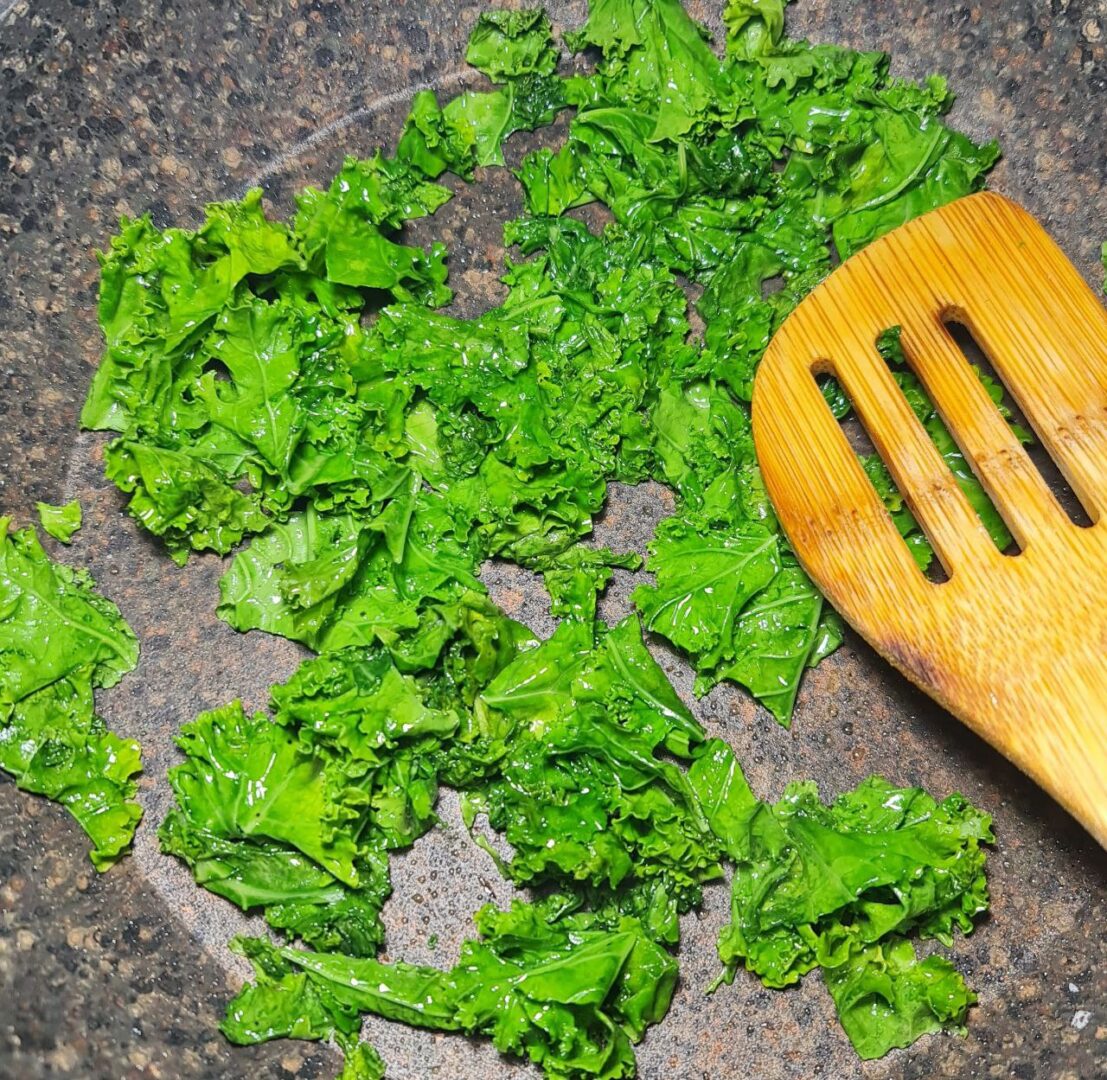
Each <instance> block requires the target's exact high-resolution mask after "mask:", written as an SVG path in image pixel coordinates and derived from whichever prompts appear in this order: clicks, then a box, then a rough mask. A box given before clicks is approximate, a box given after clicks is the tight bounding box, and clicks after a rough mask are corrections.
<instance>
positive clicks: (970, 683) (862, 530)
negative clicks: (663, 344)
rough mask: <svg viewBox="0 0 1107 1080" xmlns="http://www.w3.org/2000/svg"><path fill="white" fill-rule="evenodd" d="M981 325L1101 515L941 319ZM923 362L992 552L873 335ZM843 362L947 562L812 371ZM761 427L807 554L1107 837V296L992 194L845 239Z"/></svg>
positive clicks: (880, 644)
mask: <svg viewBox="0 0 1107 1080" xmlns="http://www.w3.org/2000/svg"><path fill="white" fill-rule="evenodd" d="M950 321H954V322H957V323H961V324H963V325H964V326H966V327H967V328H968V330H969V331H970V332H971V333H972V335H973V336H974V337H975V338H976V340H977V342H978V343H979V344H980V346H981V347H982V348H983V350H984V352H985V353H986V355H987V356H988V358H989V360H990V361H991V363H992V365H993V367H994V368H995V371H996V373H997V374H998V375H999V377H1000V379H1001V380H1002V382H1003V383H1004V384H1005V385H1006V387H1007V389H1008V391H1009V392H1010V393H1011V395H1012V397H1013V398H1014V399H1015V401H1016V403H1017V404H1018V406H1019V407H1020V408H1021V410H1022V412H1023V413H1024V415H1025V416H1026V418H1027V419H1028V420H1029V422H1030V424H1031V425H1032V427H1033V428H1034V431H1035V433H1036V435H1037V437H1038V438H1039V439H1040V440H1041V442H1042V444H1043V445H1044V446H1045V449H1046V450H1047V451H1048V452H1049V454H1050V456H1051V457H1052V458H1053V460H1054V461H1055V462H1056V463H1057V465H1058V466H1059V467H1060V469H1061V471H1062V472H1063V473H1064V475H1065V477H1066V478H1067V480H1068V482H1069V484H1070V485H1071V487H1072V489H1073V491H1074V492H1075V494H1076V496H1077V497H1078V498H1079V500H1080V501H1081V503H1082V504H1083V505H1084V508H1085V509H1086V510H1087V513H1088V515H1089V517H1090V518H1091V520H1092V522H1093V524H1092V525H1091V527H1089V528H1081V527H1079V526H1077V525H1075V524H1073V523H1072V522H1071V521H1070V519H1069V518H1068V516H1067V515H1066V514H1065V512H1064V511H1063V510H1062V509H1061V507H1060V505H1059V504H1058V502H1057V500H1056V499H1055V497H1054V496H1053V494H1052V492H1051V491H1050V489H1049V487H1048V485H1047V484H1046V482H1045V481H1044V480H1043V478H1042V476H1041V474H1040V473H1039V472H1038V471H1037V469H1036V468H1035V467H1034V465H1033V463H1032V462H1031V460H1030V458H1029V457H1028V456H1027V454H1026V452H1025V450H1024V449H1023V447H1022V446H1021V445H1020V444H1019V442H1018V440H1017V439H1016V437H1015V436H1014V435H1013V434H1012V432H1011V430H1010V428H1009V427H1008V425H1007V423H1006V422H1005V421H1004V419H1003V418H1002V417H1001V416H1000V414H999V411H998V410H997V409H996V407H995V406H994V405H993V404H992V401H991V399H990V398H989V397H988V394H987V392H986V391H985V390H984V388H983V386H982V385H981V383H980V381H979V380H978V378H977V376H976V375H975V374H974V372H973V370H972V368H971V366H970V365H969V363H968V361H967V360H966V358H965V356H964V354H963V353H962V351H961V349H960V348H959V347H958V345H957V344H956V342H955V341H954V339H953V337H952V336H951V335H950V332H949V330H948V329H947V323H948V322H950ZM893 326H900V327H902V337H901V342H902V345H903V349H904V353H905V354H906V357H907V360H908V364H909V365H910V367H911V369H912V370H913V371H914V372H915V374H916V375H917V376H918V377H919V379H920V380H921V381H922V383H923V385H924V387H925V388H926V390H927V392H928V394H929V395H930V397H931V399H932V400H933V402H934V404H935V405H936V407H937V409H938V411H939V413H940V415H941V417H942V419H943V420H944V421H945V423H946V425H947V427H948V428H949V429H950V431H951V432H952V434H953V436H954V437H955V439H956V440H957V443H958V445H959V446H960V447H961V450H962V452H963V453H964V455H965V458H966V459H967V461H968V462H969V464H970V465H971V467H972V469H973V471H974V472H975V473H976V475H977V477H979V479H980V481H981V483H982V484H983V485H984V488H985V490H986V491H987V492H988V495H989V496H990V497H991V499H992V501H993V502H994V503H995V506H996V508H997V509H998V510H999V512H1000V513H1001V514H1002V516H1003V517H1004V519H1005V520H1006V522H1007V524H1008V526H1009V528H1010V530H1011V532H1012V533H1013V534H1014V536H1015V539H1016V540H1017V541H1018V545H1019V547H1020V549H1021V551H1020V552H1019V553H1018V554H1017V555H1005V554H1002V553H1001V552H1000V551H999V550H997V548H996V546H995V545H994V544H993V542H992V541H991V539H990V538H989V536H988V534H987V532H985V530H984V527H983V526H982V525H981V523H980V520H979V518H978V517H977V515H976V513H975V512H974V511H973V509H972V507H971V506H970V505H969V502H968V500H967V499H966V498H965V496H964V494H963V493H962V492H961V490H960V488H959V487H958V486H957V483H956V481H955V480H954V477H953V475H952V473H951V472H950V470H949V468H948V467H947V466H946V464H945V462H944V461H943V459H942V457H941V455H940V454H939V452H938V450H937V449H936V447H935V446H934V444H933V443H932V442H931V441H930V439H929V438H928V437H927V434H926V432H925V430H924V429H923V427H922V425H921V424H920V423H919V422H918V420H917V419H916V417H915V415H914V413H913V412H912V411H911V408H910V406H909V405H908V403H907V400H906V399H905V397H904V396H903V394H902V393H901V391H900V390H899V388H898V386H897V385H896V383H895V381H894V380H893V378H892V374H891V372H890V371H889V369H888V367H887V365H886V364H885V362H884V361H883V360H882V359H881V357H880V356H879V354H878V353H877V349H876V340H877V337H878V335H879V334H880V333H881V332H882V331H884V330H886V329H888V328H889V327H893ZM824 372H826V373H831V374H833V375H836V376H837V377H838V379H840V380H841V382H842V384H843V385H844V387H845V390H846V392H847V394H848V395H849V397H850V398H851V400H852V401H853V403H854V407H855V408H856V410H857V412H858V414H859V416H860V418H861V421H862V423H863V424H864V426H865V427H866V429H867V430H868V432H869V435H870V437H871V438H872V441H873V444H874V446H875V447H876V450H877V451H878V453H879V454H880V456H881V457H882V458H883V459H884V461H885V463H886V464H887V465H888V468H889V469H890V471H891V473H892V476H893V478H894V479H895V481H896V484H897V485H898V487H899V489H900V491H901V492H902V493H903V495H904V496H905V497H906V500H907V503H908V505H909V507H910V508H911V511H912V512H913V513H914V515H915V517H916V518H917V520H918V521H919V523H920V525H921V526H922V528H923V530H924V531H925V532H926V534H927V536H928V537H929V538H930V541H931V543H932V545H933V547H934V550H935V551H936V553H937V555H938V557H939V559H940V560H941V563H942V566H943V567H944V568H945V571H946V573H947V574H948V578H949V579H948V580H947V581H945V582H942V583H934V582H931V581H929V580H928V579H927V578H926V577H925V576H924V575H923V574H922V572H920V570H919V569H918V567H917V566H916V564H915V562H914V560H913V558H912V556H911V554H910V552H909V550H908V548H907V546H906V545H905V543H904V541H903V540H902V539H901V538H900V536H899V534H898V533H897V531H896V528H895V526H894V525H893V523H892V521H891V518H890V517H889V516H888V514H887V512H886V511H885V509H884V507H883V505H882V504H881V501H880V499H879V498H878V497H877V495H876V492H875V490H874V488H873V487H872V485H871V483H870V482H869V480H868V478H867V477H866V475H865V473H864V472H863V470H862V468H861V466H860V464H859V462H858V459H857V457H856V455H855V453H854V452H853V450H852V449H851V448H850V445H849V443H848V441H847V439H846V436H845V434H844V433H843V432H842V430H841V428H840V426H839V425H838V422H837V421H836V420H835V419H834V417H833V416H832V415H831V412H830V409H829V407H828V406H827V404H826V402H825V401H824V399H823V396H822V394H821V392H820V390H819V387H818V386H817V384H816V381H815V376H816V375H818V374H821V373H824ZM753 434H754V440H755V443H756V447H757V455H758V458H759V459H760V463H761V468H762V471H763V473H764V476H765V484H766V486H767V488H768V492H769V496H770V498H771V499H772V501H773V504H774V506H775V507H776V510H777V513H778V515H779V517H780V523H781V525H782V526H783V528H784V531H785V533H786V534H787V535H788V538H789V540H790V541H791V543H792V546H793V547H794V548H795V552H796V554H797V556H798V557H799V559H800V561H801V562H802V564H803V566H804V567H805V568H806V570H807V572H808V573H809V574H810V575H811V577H812V578H813V579H814V580H815V582H816V583H817V584H818V585H819V587H820V588H821V589H822V590H823V591H824V592H825V593H826V595H827V596H828V597H829V599H830V601H831V603H832V604H833V605H834V606H835V607H836V608H837V609H838V610H839V611H840V612H841V613H842V614H843V615H844V616H845V617H846V619H847V620H848V621H849V622H850V623H851V624H852V625H853V626H854V628H855V629H857V630H858V632H859V633H861V634H862V635H863V636H864V637H865V638H866V639H867V640H868V641H869V643H870V644H871V645H872V646H873V647H874V648H875V649H876V650H877V651H878V652H880V653H881V655H882V656H884V657H885V658H886V659H888V660H889V661H890V662H891V663H892V664H894V665H895V666H896V667H897V668H899V670H900V671H902V672H903V673H904V674H905V675H906V676H907V677H908V678H909V679H911V680H912V682H914V683H916V684H917V685H918V686H920V687H921V688H922V689H923V690H925V691H926V692H927V693H928V694H930V696H931V697H933V698H934V699H935V700H937V701H938V702H940V703H941V704H942V705H943V706H945V707H946V708H947V709H948V710H949V711H950V712H951V713H953V714H954V715H955V716H957V717H958V718H959V719H961V720H962V721H964V722H965V723H966V724H967V725H968V726H969V727H970V728H972V729H973V730H974V731H976V732H977V733H978V734H979V735H981V736H982V737H983V738H984V739H987V741H988V742H990V743H991V744H992V746H994V747H995V748H996V749H997V750H999V751H1000V752H1001V753H1003V754H1005V755H1006V756H1007V757H1008V758H1010V759H1011V760H1012V761H1013V762H1015V764H1016V765H1018V766H1019V767H1020V768H1021V769H1023V770H1024V771H1025V772H1027V773H1028V774H1029V775H1030V776H1031V777H1033V778H1034V779H1035V780H1036V781H1037V782H1038V783H1039V784H1040V785H1041V786H1042V787H1043V788H1045V790H1046V791H1048V792H1050V793H1051V794H1052V795H1053V796H1054V797H1055V798H1056V799H1057V801H1058V802H1060V803H1061V804H1062V805H1063V806H1065V807H1066V808H1067V809H1068V810H1069V811H1070V812H1071V813H1072V814H1073V815H1074V816H1075V817H1076V818H1077V819H1078V820H1079V821H1081V822H1082V823H1083V824H1084V826H1085V827H1086V828H1087V829H1088V830H1089V832H1091V834H1092V835H1093V836H1094V837H1095V838H1096V839H1097V840H1098V841H1099V842H1100V844H1103V845H1104V846H1107V532H1105V531H1104V525H1103V523H1102V522H1101V520H1100V519H1101V516H1102V514H1103V511H1104V508H1105V507H1107V312H1105V311H1104V309H1103V307H1102V306H1101V305H1100V303H1099V301H1098V300H1097V299H1096V297H1095V295H1094V294H1093V292H1092V291H1091V289H1089V287H1088V286H1087V284H1085V282H1084V280H1083V279H1082V278H1081V276H1080V275H1079V274H1078V273H1077V271H1076V269H1075V268H1074V267H1073V266H1072V264H1071V263H1070V262H1069V261H1068V259H1067V258H1066V257H1065V255H1064V254H1063V253H1062V252H1061V250H1060V249H1059V248H1058V247H1057V245H1056V244H1054V242H1053V241H1052V240H1051V239H1050V238H1049V236H1048V235H1047V234H1046V232H1045V231H1044V230H1043V229H1042V227H1041V226H1040V225H1039V224H1038V223H1037V222H1036V221H1035V220H1034V219H1033V218H1032V217H1031V216H1030V215H1029V214H1028V213H1026V211H1024V210H1022V209H1021V208H1020V207H1018V206H1016V205H1014V204H1013V203H1011V202H1009V201H1008V200H1006V199H1004V198H1002V197H1000V196H998V195H994V194H991V193H987V192H986V193H982V194H979V195H972V196H969V197H967V198H964V199H960V200H958V201H957V202H954V203H951V204H950V205H949V206H946V207H943V208H942V209H940V210H935V211H933V212H931V213H929V214H927V215H925V216H924V217H921V218H918V219H916V220H915V221H913V222H911V223H910V224H907V225H904V226H902V227H901V228H899V229H896V230H895V231H894V232H892V233H890V234H889V235H888V236H885V237H884V238H883V239H881V240H878V241H876V242H875V243H873V244H871V245H870V246H869V247H867V248H865V249H864V250H863V251H861V252H860V253H859V254H857V255H855V256H853V257H852V258H850V259H848V260H847V261H846V262H845V263H843V264H842V265H841V266H840V267H839V268H838V269H837V270H835V271H834V273H833V274H831V276H830V277H829V278H828V279H827V280H826V281H825V282H823V284H822V285H820V286H819V287H818V288H817V289H815V290H814V292H812V293H811V295H810V296H808V297H807V299H805V300H804V302H803V303H802V304H801V305H800V306H799V307H798V308H797V309H796V311H795V312H794V313H793V314H792V315H791V316H790V317H789V318H788V320H787V321H786V322H785V323H784V325H783V326H782V327H781V329H780V331H779V332H778V333H777V335H776V337H775V338H774V339H773V341H772V343H771V345H770V346H769V349H768V352H767V353H766V354H765V358H764V360H763V361H762V363H761V366H760V368H759V370H758V372H757V378H756V382H755V386H754V397H753Z"/></svg>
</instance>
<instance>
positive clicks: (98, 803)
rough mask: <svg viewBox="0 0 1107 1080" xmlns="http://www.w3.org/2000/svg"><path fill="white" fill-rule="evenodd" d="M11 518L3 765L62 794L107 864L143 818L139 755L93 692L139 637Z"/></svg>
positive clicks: (4, 521) (132, 659) (122, 664)
mask: <svg viewBox="0 0 1107 1080" xmlns="http://www.w3.org/2000/svg"><path fill="white" fill-rule="evenodd" d="M9 526H10V522H9V519H8V518H4V517H0V769H3V770H4V771H5V772H8V773H10V774H11V775H12V776H13V777H14V778H15V782H16V784H18V786H19V787H21V788H23V790H25V791H31V792H34V793H35V794H38V795H45V796H46V797H47V798H50V799H53V800H55V801H56V802H60V803H61V804H62V805H63V806H64V807H65V808H66V809H67V810H68V811H69V812H70V813H71V814H72V815H73V816H74V817H75V818H76V819H77V821H78V822H79V823H80V825H81V828H83V829H84V830H85V832H86V833H87V834H88V836H89V838H90V839H91V840H92V843H93V847H92V850H91V852H90V857H91V859H92V862H93V865H94V866H95V867H96V869H97V870H106V869H107V868H108V867H109V866H111V864H112V863H114V862H115V861H116V860H118V859H119V858H120V857H121V856H122V855H123V854H124V853H125V852H126V850H127V849H128V848H129V847H130V844H131V840H132V838H133V837H134V832H135V828H136V827H137V825H138V821H139V819H140V818H141V817H142V810H141V808H140V807H139V805H138V803H136V802H135V801H134V796H135V791H136V785H135V781H134V776H135V774H136V773H139V772H141V771H142V761H141V758H140V754H139V747H138V743H136V742H135V741H134V740H133V739H122V738H120V737H119V736H117V735H115V734H113V733H112V732H111V731H109V730H108V728H107V725H106V724H105V723H104V721H103V719H102V718H101V717H100V716H98V715H97V714H96V712H95V706H94V703H93V691H94V690H95V689H96V688H98V687H108V686H114V685H115V684H116V683H117V682H119V680H120V679H121V678H122V677H123V676H124V675H125V674H126V673H127V672H128V671H130V670H131V669H132V668H133V667H134V666H135V664H136V663H138V640H137V639H136V637H135V635H134V632H133V631H132V630H131V628H130V627H129V626H128V625H127V624H126V622H124V621H123V617H122V616H121V615H120V614H119V609H118V608H117V607H116V606H115V605H114V604H113V603H112V602H111V601H110V600H107V599H105V598H104V597H103V596H101V595H100V594H99V593H97V592H96V591H95V589H94V582H93V580H92V578H91V577H90V576H89V574H88V573H86V572H85V571H82V570H78V569H75V568H73V567H69V566H65V565H63V564H62V563H55V562H52V561H51V560H50V558H49V556H48V555H47V554H46V552H45V551H43V549H42V545H41V544H40V543H39V540H38V536H37V535H36V534H35V531H34V529H21V530H19V531H17V532H10V531H9Z"/></svg>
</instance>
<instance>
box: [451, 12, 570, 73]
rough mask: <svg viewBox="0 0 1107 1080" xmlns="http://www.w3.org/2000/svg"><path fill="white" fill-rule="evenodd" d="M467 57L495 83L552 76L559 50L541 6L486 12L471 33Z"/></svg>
mask: <svg viewBox="0 0 1107 1080" xmlns="http://www.w3.org/2000/svg"><path fill="white" fill-rule="evenodd" d="M465 60H466V62H467V63H469V64H471V65H472V66H473V67H475V68H477V69H478V70H479V71H483V72H484V73H485V75H487V76H488V77H489V78H490V79H491V80H492V81H493V82H501V81H503V80H504V79H511V78H518V77H519V76H521V75H552V74H553V72H554V71H555V70H556V68H557V49H556V48H554V44H553V28H552V27H551V26H550V20H549V18H548V17H547V16H546V13H545V12H544V11H543V10H542V9H541V8H525V9H523V10H522V11H497V10H493V11H485V12H482V14H481V15H480V17H479V18H478V19H477V25H476V26H475V27H474V28H473V32H472V34H470V35H469V48H468V49H467V50H466V52H465Z"/></svg>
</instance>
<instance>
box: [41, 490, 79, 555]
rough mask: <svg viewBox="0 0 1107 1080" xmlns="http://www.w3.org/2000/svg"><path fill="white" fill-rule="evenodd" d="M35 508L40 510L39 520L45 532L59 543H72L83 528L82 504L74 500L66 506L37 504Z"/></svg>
mask: <svg viewBox="0 0 1107 1080" xmlns="http://www.w3.org/2000/svg"><path fill="white" fill-rule="evenodd" d="M35 506H36V508H37V509H38V519H39V521H40V522H41V523H42V528H43V531H44V532H47V533H49V534H50V535H51V536H52V537H53V538H54V539H55V540H57V541H58V542H59V543H62V544H68V543H71V542H72V540H73V537H74V535H76V533H77V530H78V529H80V527H81V504H80V503H79V502H78V501H77V500H76V499H74V500H73V501H72V502H68V503H66V504H65V505H64V506H53V505H52V504H50V503H44V502H40V503H36V504H35Z"/></svg>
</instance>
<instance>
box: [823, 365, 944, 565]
mask: <svg viewBox="0 0 1107 1080" xmlns="http://www.w3.org/2000/svg"><path fill="white" fill-rule="evenodd" d="M819 367H820V368H821V369H827V368H832V367H833V365H831V364H821V365H819ZM820 384H821V386H822V389H823V396H824V398H826V399H827V403H828V404H829V405H830V406H831V411H832V412H833V413H834V414H835V415H836V417H837V420H838V425H839V427H840V428H841V430H842V434H843V435H844V436H845V438H846V441H847V443H848V444H849V447H850V449H851V450H852V451H853V452H854V454H856V455H857V458H858V461H860V463H861V466H862V468H863V469H864V471H865V475H866V476H867V477H868V480H869V483H870V484H871V486H872V489H873V492H874V494H875V495H876V497H877V498H878V499H879V500H880V502H881V504H882V505H883V507H884V510H885V512H886V513H887V515H888V517H889V519H890V520H891V522H892V523H893V525H895V527H896V531H897V532H898V533H899V535H900V537H901V538H902V540H903V543H904V546H905V547H906V548H907V550H908V551H909V552H910V553H911V556H912V558H913V559H914V561H915V563H916V565H917V566H918V567H919V569H920V571H921V572H922V573H923V574H924V575H925V576H926V578H927V580H928V581H930V582H932V583H933V584H935V585H940V584H942V583H943V582H945V581H948V580H949V573H948V572H947V570H946V568H945V566H943V565H942V562H941V560H940V559H937V558H935V557H934V548H933V547H932V545H931V542H930V539H929V537H927V535H926V533H925V532H924V530H923V529H922V527H921V526H920V525H919V523H918V521H917V520H916V519H915V517H914V515H913V514H912V513H911V510H910V509H909V507H908V504H907V500H906V499H905V498H904V496H903V493H902V492H901V491H900V489H899V487H898V486H897V484H896V482H895V480H894V479H893V478H892V474H891V472H890V471H889V468H888V463H887V462H886V461H885V460H884V459H883V458H881V456H880V454H879V453H878V452H877V449H876V446H875V444H874V442H873V438H872V435H871V434H870V432H869V429H868V427H867V426H866V425H865V422H864V420H862V418H861V415H860V413H859V412H858V411H857V408H856V406H855V405H854V402H853V399H852V398H851V397H850V395H849V392H848V391H847V390H846V388H845V387H844V385H843V384H842V382H841V381H840V380H839V379H837V378H836V377H835V376H833V375H824V376H821V377H820ZM842 401H844V402H845V409H844V411H843V409H842V407H841V406H840V405H839V407H837V408H835V405H838V403H840V402H842Z"/></svg>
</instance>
